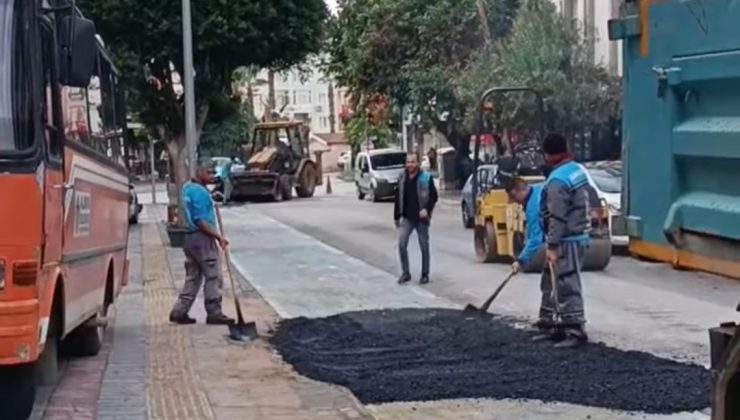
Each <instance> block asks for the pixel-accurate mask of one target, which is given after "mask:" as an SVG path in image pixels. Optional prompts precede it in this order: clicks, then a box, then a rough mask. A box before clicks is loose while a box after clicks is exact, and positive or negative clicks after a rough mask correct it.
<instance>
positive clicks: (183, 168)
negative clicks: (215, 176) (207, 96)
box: [166, 135, 189, 227]
mask: <svg viewBox="0 0 740 420" xmlns="http://www.w3.org/2000/svg"><path fill="white" fill-rule="evenodd" d="M166 145H167V152H168V153H169V155H170V162H171V163H172V172H171V177H170V178H171V180H172V182H173V183H174V188H172V189H171V190H170V191H168V197H169V202H170V205H177V220H176V221H175V225H176V226H177V227H183V226H184V223H183V218H182V215H184V214H185V211H184V209H183V206H182V205H183V203H182V200H180V191H182V186H183V185H185V183H186V182H187V181H188V178H189V177H188V167H187V165H186V164H185V159H186V158H187V147H185V137H184V135H181V136H178V137H174V138H169V139H167V141H166ZM169 222H172V221H169Z"/></svg>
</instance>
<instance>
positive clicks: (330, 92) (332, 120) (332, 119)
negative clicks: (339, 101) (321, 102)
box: [326, 81, 337, 133]
mask: <svg viewBox="0 0 740 420" xmlns="http://www.w3.org/2000/svg"><path fill="white" fill-rule="evenodd" d="M326 95H327V96H328V98H329V104H328V105H329V132H330V133H336V132H337V128H336V115H337V112H336V109H335V104H334V83H332V82H331V81H329V87H328V89H327V93H326Z"/></svg>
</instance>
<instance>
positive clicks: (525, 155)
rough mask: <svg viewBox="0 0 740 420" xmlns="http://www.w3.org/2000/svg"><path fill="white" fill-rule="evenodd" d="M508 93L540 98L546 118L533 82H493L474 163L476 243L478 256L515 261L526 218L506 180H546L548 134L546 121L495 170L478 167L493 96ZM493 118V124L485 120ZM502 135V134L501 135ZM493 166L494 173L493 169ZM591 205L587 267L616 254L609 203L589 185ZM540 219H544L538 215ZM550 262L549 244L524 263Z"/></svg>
mask: <svg viewBox="0 0 740 420" xmlns="http://www.w3.org/2000/svg"><path fill="white" fill-rule="evenodd" d="M503 94H525V95H531V96H533V97H534V98H535V104H536V107H537V110H536V114H537V115H538V117H539V118H538V119H539V121H543V120H544V118H543V115H544V105H543V101H542V96H541V95H540V94H539V92H537V91H535V90H533V89H529V88H493V89H490V90H488V91H486V92H485V93H484V94H483V96H482V97H481V102H480V108H479V114H478V134H477V135H476V139H475V152H474V153H475V159H474V163H475V167H474V172H473V173H474V174H476V175H475V176H473V179H472V187H473V197H477V198H476V199H475V200H473V202H474V203H475V204H474V207H475V208H474V211H473V214H474V215H475V217H474V220H475V224H474V230H473V232H474V234H473V237H474V239H473V240H474V245H475V252H476V256H477V258H478V260H479V261H480V262H484V263H508V264H510V263H512V262H513V261H514V260H515V259H516V257H517V256H518V255H519V253H520V252H521V251H522V249H523V248H524V243H525V238H526V226H527V220H526V216H525V214H524V209H523V207H522V206H521V205H520V204H517V203H513V202H511V201H510V200H509V195H508V194H507V192H506V189H505V186H506V185H507V182H509V181H511V179H513V178H514V177H519V178H522V179H524V180H525V181H527V183H529V184H536V183H542V182H544V181H545V177H544V176H543V173H544V171H543V168H544V162H543V161H541V160H539V159H538V158H539V156H541V153H540V147H539V145H540V143H541V139H542V138H543V136H544V124H540V125H539V127H538V128H537V130H536V133H535V135H534V136H532V137H530V141H529V142H526V143H522V144H518V145H517V146H508V147H507V148H508V149H509V150H511V151H512V153H511V155H510V156H500V157H497V158H496V159H495V161H494V163H493V165H492V167H493V168H494V170H493V171H490V170H489V171H486V172H485V175H484V176H482V174H481V173H479V171H478V162H480V159H479V156H480V149H481V139H482V138H483V136H484V135H485V131H486V129H487V127H488V128H492V125H491V124H490V122H488V121H486V114H489V115H490V113H491V110H492V109H491V107H492V104H493V97H495V96H496V95H503ZM487 122H488V124H486V123H487ZM497 137H498V136H497ZM491 172H493V173H491ZM589 196H590V203H589V204H590V210H591V213H590V214H591V231H590V241H589V245H588V248H587V249H586V253H585V256H584V261H583V267H582V269H583V270H584V271H602V270H604V269H606V267H607V266H608V265H609V262H610V260H611V255H612V244H611V233H610V230H609V207H608V206H607V203H606V202H605V201H604V200H601V199H599V197H598V195H597V194H596V191H595V189H594V188H593V187H591V188H590V191H589ZM535 223H539V221H535ZM544 263H545V249H544V246H543V247H542V249H540V251H538V252H537V253H536V254H535V256H534V257H533V258H532V260H531V261H530V262H529V263H527V264H526V265H525V266H523V267H522V271H524V272H541V271H542V269H543V267H544Z"/></svg>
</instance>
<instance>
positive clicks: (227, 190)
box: [219, 157, 236, 204]
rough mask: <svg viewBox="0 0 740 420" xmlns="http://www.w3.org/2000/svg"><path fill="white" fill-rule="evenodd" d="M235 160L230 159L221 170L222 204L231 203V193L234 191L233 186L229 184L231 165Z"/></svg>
mask: <svg viewBox="0 0 740 420" xmlns="http://www.w3.org/2000/svg"><path fill="white" fill-rule="evenodd" d="M235 160H236V158H235V157H233V158H231V159H230V160H229V161H228V162H226V163H225V164H224V166H223V167H222V168H221V173H220V174H219V176H220V177H221V182H223V183H224V204H228V203H229V201H231V192H232V191H234V185H233V184H232V183H231V165H232V164H233V162H234V161H235Z"/></svg>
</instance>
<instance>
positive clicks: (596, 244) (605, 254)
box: [582, 238, 612, 271]
mask: <svg viewBox="0 0 740 420" xmlns="http://www.w3.org/2000/svg"><path fill="white" fill-rule="evenodd" d="M611 258H612V243H611V241H610V240H609V239H608V238H600V239H591V241H590V242H589V244H588V248H586V253H585V255H584V257H583V268H582V270H583V271H604V270H605V269H606V267H607V266H608V265H609V261H610V260H611Z"/></svg>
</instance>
